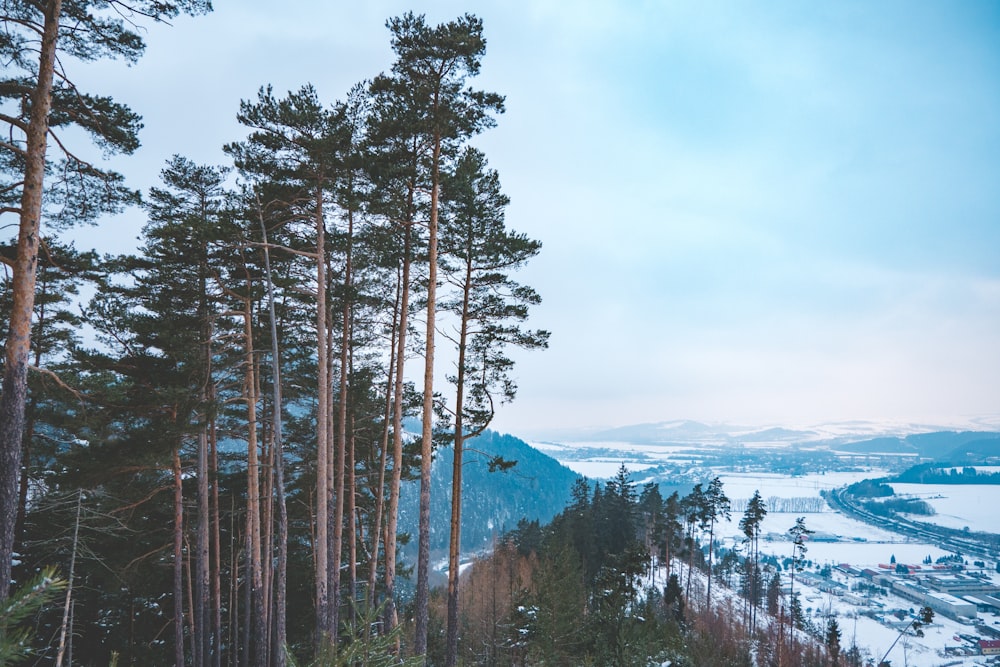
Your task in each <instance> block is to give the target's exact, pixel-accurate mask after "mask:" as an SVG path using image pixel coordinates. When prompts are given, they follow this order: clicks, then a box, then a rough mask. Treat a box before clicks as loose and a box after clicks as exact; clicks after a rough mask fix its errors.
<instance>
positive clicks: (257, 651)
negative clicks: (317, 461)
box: [243, 277, 268, 667]
mask: <svg viewBox="0 0 1000 667" xmlns="http://www.w3.org/2000/svg"><path fill="white" fill-rule="evenodd" d="M249 288H250V279H249V277H248V278H247V289H248V294H247V297H246V299H245V301H244V303H243V335H244V338H245V340H244V346H245V350H244V354H245V359H244V364H245V365H246V369H245V375H244V384H245V387H244V393H245V396H244V398H245V400H246V404H247V547H248V553H247V564H248V566H249V570H250V572H249V573H250V581H249V585H250V587H251V599H252V600H253V607H252V609H248V610H247V612H248V619H250V620H249V621H248V623H247V625H248V626H251V627H253V640H254V641H253V656H254V657H253V664H254V665H257V666H258V667H264V666H265V665H266V664H267V656H268V651H267V648H266V646H265V644H266V640H267V612H266V609H265V608H264V576H263V565H262V561H263V554H262V553H261V551H262V549H261V526H260V464H259V462H258V441H257V372H256V355H255V354H254V345H253V312H252V309H251V306H252V304H251V301H250V295H249Z"/></svg>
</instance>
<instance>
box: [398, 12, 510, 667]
mask: <svg viewBox="0 0 1000 667" xmlns="http://www.w3.org/2000/svg"><path fill="white" fill-rule="evenodd" d="M388 27H389V30H390V31H391V32H392V48H393V51H395V53H396V61H395V62H394V63H393V67H392V71H393V75H394V77H395V78H396V79H397V81H399V82H401V83H402V86H398V85H397V86H396V89H397V90H405V93H406V96H405V98H403V99H400V101H401V102H403V103H405V104H406V106H408V107H409V108H410V109H413V110H414V112H415V113H412V114H408V117H409V118H412V119H414V120H416V121H417V125H416V126H415V127H412V128H410V129H409V131H408V132H407V134H408V135H409V136H411V137H413V138H414V140H415V142H416V143H417V145H418V146H420V151H419V168H420V173H421V174H422V178H421V186H422V187H424V188H425V190H426V191H427V192H429V198H430V201H429V218H428V221H427V238H428V255H427V267H428V273H427V316H426V334H425V339H424V376H423V409H422V425H421V464H420V465H421V472H420V519H419V524H420V525H419V536H418V555H417V590H416V600H415V605H416V625H415V630H414V632H415V637H414V652H415V653H416V654H418V655H421V654H423V653H425V652H426V649H427V622H428V615H427V614H428V612H427V605H428V594H429V588H428V578H429V574H430V572H429V567H430V469H431V468H430V467H431V452H432V436H433V419H434V350H435V313H436V308H437V298H436V290H437V263H438V252H437V243H438V213H439V203H440V186H441V177H442V166H443V163H444V161H445V160H446V159H448V158H449V157H453V156H454V155H455V150H456V149H457V147H458V146H460V145H461V144H462V142H463V141H464V140H466V139H467V138H468V137H470V136H472V135H474V134H477V133H478V132H480V131H482V130H483V129H484V128H486V127H489V126H491V125H492V124H493V123H494V122H495V121H494V119H493V114H494V113H499V112H501V111H502V110H503V98H501V97H500V96H499V95H496V94H493V93H484V92H481V91H475V90H472V89H466V88H464V86H465V82H466V80H467V79H469V78H471V77H473V76H476V75H477V74H478V73H479V67H480V60H481V58H482V56H483V54H484V52H485V48H486V41H485V40H484V39H483V36H482V29H483V26H482V21H481V20H480V19H478V18H476V17H474V16H472V15H468V14H466V15H465V16H462V17H460V18H458V19H457V20H455V21H451V22H448V23H445V24H441V25H438V26H436V27H431V26H428V25H427V23H426V22H425V20H424V17H423V16H417V15H414V14H413V13H407V14H404V15H403V16H401V17H396V18H393V19H390V20H389V22H388Z"/></svg>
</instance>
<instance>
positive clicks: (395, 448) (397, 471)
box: [385, 190, 413, 630]
mask: <svg viewBox="0 0 1000 667" xmlns="http://www.w3.org/2000/svg"><path fill="white" fill-rule="evenodd" d="M412 197H413V191H412V190H411V191H410V198H411V200H412ZM412 233H413V232H412V228H411V226H410V225H409V224H408V225H407V226H406V229H405V230H404V232H403V276H402V281H401V284H402V293H401V296H400V301H399V333H398V338H397V340H396V384H395V387H394V388H393V412H392V484H391V486H390V490H389V510H388V512H387V515H388V516H387V520H388V523H387V524H386V529H385V596H386V600H385V602H386V627H387V629H388V630H392V629H393V628H394V627H396V625H397V624H398V622H399V619H398V618H397V613H396V598H395V594H396V590H395V584H396V542H397V531H398V528H397V527H398V522H399V489H400V487H401V486H402V475H403V373H404V371H405V366H406V330H407V327H408V326H409V311H410V254H411V247H410V246H411V236H412Z"/></svg>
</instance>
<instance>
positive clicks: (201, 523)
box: [193, 426, 211, 667]
mask: <svg viewBox="0 0 1000 667" xmlns="http://www.w3.org/2000/svg"><path fill="white" fill-rule="evenodd" d="M208 541H209V494H208V432H207V426H203V427H202V428H201V430H200V431H199V432H198V534H197V537H196V540H195V554H196V555H195V589H194V616H195V626H196V630H197V631H196V633H195V636H194V637H193V640H194V651H195V652H194V664H195V665H196V667H208V664H209V661H210V656H211V648H210V647H211V637H210V634H211V631H210V629H209V628H210V627H211V626H210V624H209V622H208V610H209V607H210V601H209V595H210V589H211V582H210V578H209V566H208V563H209V548H208Z"/></svg>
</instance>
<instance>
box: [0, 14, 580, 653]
mask: <svg viewBox="0 0 1000 667" xmlns="http://www.w3.org/2000/svg"><path fill="white" fill-rule="evenodd" d="M210 9H211V6H210V3H208V2H207V1H202V0H178V1H176V2H146V0H136V1H135V2H131V1H124V2H113V3H104V2H89V1H86V2H73V3H69V2H59V1H58V0H56V1H52V2H44V3H34V2H12V3H5V4H4V8H3V10H2V14H0V22H2V24H3V31H2V35H3V37H2V39H0V53H2V55H3V58H4V63H5V65H4V67H5V69H4V73H3V78H2V80H0V103H2V104H3V107H2V115H0V122H2V123H3V124H4V136H5V137H6V139H5V140H3V142H0V173H2V174H3V178H4V180H3V182H2V184H0V197H2V201H0V204H2V209H0V213H2V214H3V220H4V223H5V224H4V226H3V229H4V230H6V232H7V233H9V234H13V235H14V236H12V237H9V238H6V239H5V240H4V242H3V246H2V248H0V255H2V259H3V264H4V269H5V270H4V271H3V273H2V274H0V281H2V282H0V287H2V289H0V315H2V318H3V320H4V322H5V323H6V325H7V326H4V327H3V333H2V334H0V335H3V336H4V339H3V343H4V347H5V356H4V360H3V387H2V394H0V454H2V467H0V528H2V531H0V538H2V539H0V564H2V567H0V580H3V581H7V580H8V579H10V578H11V576H12V578H13V580H14V582H15V584H17V585H21V584H26V583H31V582H33V581H34V576H35V575H36V574H37V573H38V572H40V571H42V570H43V568H46V567H48V566H56V567H57V571H58V577H59V579H53V578H52V577H51V576H48V577H46V579H45V580H44V581H42V582H39V583H38V585H37V586H35V587H29V589H27V591H26V592H24V593H23V595H22V594H21V593H19V594H17V595H15V596H14V597H12V598H9V599H11V600H13V602H14V604H15V607H12V609H15V610H16V609H21V607H17V606H16V605H18V604H20V603H22V602H24V603H25V604H28V605H29V606H31V605H34V606H37V605H36V603H37V602H38V601H39V600H40V599H42V598H45V597H46V591H47V592H48V593H49V594H51V593H52V592H53V591H55V590H65V595H64V597H60V599H59V601H58V603H57V604H56V603H55V601H54V600H50V603H51V604H50V605H49V606H48V607H47V610H46V611H43V612H41V614H40V615H39V616H37V617H34V616H32V617H25V615H24V614H22V613H21V612H17V613H14V612H11V614H10V615H9V614H8V613H7V612H3V616H2V617H0V651H8V650H9V651H10V652H11V653H10V654H8V653H6V652H4V653H0V656H2V658H0V662H2V661H6V660H7V659H8V658H9V659H10V660H13V659H14V654H15V653H21V654H24V653H26V652H30V650H37V651H39V655H41V656H43V659H44V660H49V661H54V662H55V663H56V664H69V663H75V664H80V665H107V664H110V663H112V662H114V661H115V660H117V661H119V664H130V665H165V664H171V663H172V664H176V665H185V664H191V665H196V666H199V667H201V666H207V665H222V664H233V665H272V664H273V665H284V664H286V663H287V662H288V660H289V655H288V652H289V651H290V652H291V653H292V654H294V655H297V656H299V657H300V658H310V657H313V656H328V655H330V654H337V653H341V654H344V655H350V650H351V648H350V647H351V646H353V645H355V644H356V642H357V641H362V640H363V641H365V642H367V643H366V644H365V645H366V646H367V647H368V648H369V649H370V650H375V649H372V647H373V646H376V645H378V646H381V648H380V649H378V650H379V651H381V654H382V655H383V657H386V658H387V656H388V655H389V654H394V655H396V656H397V658H396V659H401V658H402V657H404V656H406V655H414V656H422V655H424V654H425V653H426V642H427V630H428V623H429V584H430V576H431V572H430V560H429V559H430V555H431V552H432V550H433V549H436V548H440V547H442V546H447V547H449V548H448V552H449V559H450V560H451V561H452V563H453V566H452V567H450V568H449V572H450V573H452V578H451V580H450V581H449V590H450V591H451V594H450V599H451V605H450V606H451V609H450V610H449V618H450V619H451V620H450V621H449V626H450V627H451V629H452V637H454V628H455V626H456V623H457V620H456V619H457V612H458V609H457V600H458V596H457V594H458V579H457V574H458V567H457V563H458V559H459V556H460V549H459V545H460V544H461V543H462V537H461V534H460V530H459V527H460V526H461V525H462V524H463V521H462V516H461V508H462V497H461V492H460V490H461V489H463V488H471V489H473V492H474V493H477V494H480V496H481V494H484V493H489V492H490V491H489V489H493V490H494V492H495V494H496V498H495V500H498V501H500V502H494V503H492V505H491V506H490V507H489V508H486V509H485V510H484V511H487V512H489V513H490V519H489V520H487V521H486V522H485V524H486V526H487V527H488V526H489V524H490V523H491V521H492V523H493V528H492V529H493V530H497V531H499V530H500V529H501V528H502V527H503V526H504V525H507V524H513V523H515V522H516V520H517V518H518V516H517V513H518V512H519V511H522V510H523V511H534V512H538V514H535V515H532V516H543V517H545V516H551V514H552V513H553V512H555V511H557V508H558V506H560V505H561V504H562V502H564V500H565V497H566V496H565V494H566V488H567V487H566V481H565V478H556V479H553V480H549V479H547V478H546V479H543V478H541V477H536V478H535V479H534V480H533V482H532V483H531V484H526V485H522V486H524V488H525V489H526V490H525V491H523V492H516V493H515V492H511V493H510V496H511V497H510V498H509V499H507V498H503V495H504V492H503V491H500V490H499V487H495V486H491V487H488V488H487V487H485V486H484V485H483V480H484V479H485V478H484V477H482V476H481V475H480V470H481V468H482V466H481V465H480V464H479V463H478V462H477V461H476V460H475V456H476V455H475V454H474V450H475V449H476V447H478V446H480V445H482V446H483V447H485V448H487V449H489V448H490V447H494V446H495V448H496V451H497V452H501V451H503V454H504V457H509V455H510V452H509V451H504V449H505V445H509V444H510V443H509V442H508V443H505V441H504V440H503V438H501V437H500V436H494V435H489V436H486V437H485V438H484V439H482V440H480V441H478V444H477V441H474V438H476V436H480V435H481V434H483V433H484V431H485V429H486V428H487V427H488V425H489V424H490V422H491V421H492V419H493V416H494V414H495V411H496V409H497V407H498V406H500V405H501V404H503V403H506V402H509V401H511V400H513V399H514V397H515V394H516V391H517V385H516V382H515V369H514V364H513V362H512V361H511V358H510V356H509V354H510V350H511V349H513V348H522V349H527V350H532V349H541V348H544V347H545V346H546V341H547V337H548V333H547V332H545V331H541V330H536V329H531V328H529V327H528V325H527V318H528V316H529V312H530V310H531V308H532V306H534V305H536V304H538V303H539V301H540V297H539V295H538V294H537V293H536V292H535V290H533V289H532V288H531V287H530V286H528V285H524V284H521V283H520V282H518V281H517V280H516V278H515V273H516V271H517V270H518V269H519V268H521V267H522V266H524V264H525V263H527V262H528V261H530V260H531V259H532V258H533V257H534V256H535V255H537V253H538V252H539V251H540V247H541V245H540V243H539V242H537V241H535V240H533V239H530V238H528V237H527V236H525V235H524V234H520V233H518V232H516V231H513V230H511V229H510V228H509V227H508V226H507V224H506V221H505V210H506V207H507V204H508V200H507V197H506V195H505V194H504V193H503V190H502V188H501V185H500V177H499V174H497V173H496V171H494V170H492V169H491V168H490V166H489V163H488V161H487V157H486V155H484V154H483V153H482V152H481V151H479V150H477V149H476V148H474V147H473V146H472V144H471V143H470V142H471V140H472V139H473V138H474V137H475V136H476V135H478V134H480V133H481V132H482V131H484V130H486V129H488V128H490V127H492V126H493V125H494V124H495V123H496V122H497V118H498V116H499V115H500V114H502V113H503V110H504V99H503V96H502V95H500V94H498V93H494V92H491V91H486V90H481V89H478V88H476V87H475V86H474V85H473V81H474V79H475V77H476V76H477V75H478V73H479V70H480V66H481V61H482V59H483V57H484V55H485V44H486V42H485V39H484V36H483V25H482V22H481V21H480V20H479V19H478V18H477V17H475V16H472V15H468V14H467V15H463V16H459V17H457V18H456V19H454V20H452V21H448V22H445V23H441V24H439V25H431V24H428V23H427V22H426V21H425V19H424V17H423V16H419V15H416V14H412V13H407V14H403V15H401V16H397V17H393V18H390V19H389V20H388V21H387V23H386V27H387V28H388V30H387V32H386V40H387V42H388V44H389V46H390V47H391V50H392V53H393V54H394V61H393V63H392V66H391V68H390V69H389V70H387V71H385V72H382V73H379V72H377V71H373V72H372V73H371V78H370V79H368V80H365V81H360V82H358V83H357V85H355V86H354V87H352V88H351V89H349V90H340V91H320V90H317V89H316V88H315V87H314V86H313V85H311V84H309V83H308V82H305V81H303V82H302V83H301V86H300V87H298V88H297V89H295V90H292V91H290V92H279V91H275V90H274V89H273V88H272V86H270V85H269V84H268V82H267V81H262V82H261V84H260V88H259V90H257V91H247V93H248V96H247V97H246V98H245V99H244V100H243V101H242V103H241V104H240V105H239V108H238V109H206V110H205V113H222V114H236V115H237V117H238V119H239V122H240V123H241V124H242V127H243V134H242V136H232V137H220V143H223V142H226V141H228V143H225V145H224V152H225V154H226V155H227V160H228V161H227V163H226V164H217V165H211V164H196V163H195V162H193V161H192V160H190V159H188V158H186V157H184V156H182V155H175V156H174V157H173V158H172V159H170V160H169V161H168V162H167V163H166V164H165V165H163V170H162V172H161V175H160V183H159V184H158V185H157V186H155V187H153V188H151V189H150V190H149V191H148V192H143V193H138V192H134V191H131V190H129V189H128V186H127V185H126V184H125V182H124V179H123V177H122V176H121V175H119V174H117V173H115V172H113V171H110V170H105V169H102V168H101V164H102V162H101V158H102V151H103V152H104V153H105V154H113V153H116V152H118V153H125V154H127V153H130V152H132V151H133V150H135V148H136V147H137V146H138V138H137V133H138V130H139V128H140V127H141V123H140V121H139V116H138V114H136V113H135V112H133V111H132V110H131V109H129V108H127V107H125V106H124V105H121V104H118V103H116V102H115V101H114V100H112V99H111V98H108V97H104V96H101V95H97V94H89V93H86V92H84V91H81V90H79V89H78V88H77V87H76V85H75V83H74V78H73V77H74V76H75V73H76V72H77V71H79V69H80V68H81V67H82V66H83V64H85V63H86V62H87V61H92V60H98V59H102V58H104V59H116V58H121V59H125V60H128V61H134V60H135V59H137V58H139V56H140V55H141V53H142V50H143V47H144V43H143V34H144V33H145V30H146V28H147V26H146V25H145V22H147V21H148V22H150V23H153V22H165V21H167V20H169V19H171V18H173V17H174V16H177V15H178V14H179V13H181V12H186V13H190V14H198V13H203V12H207V11H210ZM8 66H9V68H8ZM338 96H339V97H338ZM81 130H82V131H81ZM88 135H89V138H90V139H93V143H91V142H89V141H88ZM135 205H139V206H141V210H142V211H143V214H144V215H145V226H144V228H143V231H142V236H141V238H140V240H139V241H140V246H139V248H138V250H137V252H135V253H133V254H128V255H122V256H102V255H100V254H98V253H93V252H80V251H78V250H77V249H76V248H75V247H74V246H73V245H72V244H70V243H68V242H66V241H65V240H63V239H61V238H60V232H62V231H64V230H65V229H66V228H67V227H71V226H73V225H77V224H80V223H87V222H92V221H94V220H96V219H98V218H99V217H100V216H102V215H105V216H106V215H114V214H117V213H120V212H121V210H122V209H123V208H124V207H127V206H135ZM82 295H87V296H86V297H84V296H82ZM404 419H414V420H415V421H416V423H417V424H419V428H418V431H419V435H418V436H417V437H416V438H414V437H412V435H411V434H410V433H408V432H406V430H405V428H404V426H403V422H404ZM220 443H224V445H225V446H224V447H220ZM435 449H437V450H439V452H440V453H439V455H438V457H439V465H438V468H437V476H438V479H439V481H447V483H448V484H451V485H454V489H455V491H454V492H453V493H450V494H447V493H444V492H442V489H441V488H440V487H438V488H437V489H434V488H432V486H433V482H434V480H433V479H432V472H433V471H432V459H433V458H434V450H435ZM466 449H468V450H469V453H470V457H469V458H468V459H464V458H463V455H464V454H465V452H466ZM507 449H509V447H508V448H507ZM445 451H447V452H448V454H447V456H444V455H443V452H445ZM526 455H527V453H526V452H524V451H521V452H519V453H518V454H517V456H519V457H522V458H523V457H524V456H526ZM449 463H450V464H451V465H450V466H449V465H448V464H449ZM508 463H509V461H506V460H504V459H502V458H496V459H495V460H494V461H493V464H494V467H499V468H505V467H508ZM527 463H529V464H531V465H533V464H534V462H530V461H529V462H527ZM466 470H468V471H469V475H470V480H469V484H468V485H463V483H462V479H461V478H462V473H463V472H464V471H466ZM494 474H495V475H497V476H506V477H507V478H510V479H513V478H517V479H518V480H520V481H526V480H527V479H528V478H530V476H531V475H547V474H548V471H545V470H539V471H537V472H536V471H526V468H525V467H523V466H521V467H519V466H515V467H514V468H513V469H511V470H509V471H507V472H497V473H494ZM518 476H522V477H518ZM404 482H406V483H407V484H408V485H411V486H413V487H415V488H416V496H417V497H416V501H415V505H413V506H411V505H409V504H403V488H404ZM560 485H561V486H560ZM507 488H508V489H509V488H512V487H507ZM529 496H530V497H531V500H532V502H531V503H529V502H528V498H529ZM475 500H476V501H477V509H483V506H484V505H483V503H480V502H479V501H481V500H482V497H477V498H475ZM507 500H511V501H512V504H507V503H506V501H507ZM546 504H549V507H548V509H544V510H542V509H541V507H542V506H544V505H546ZM553 504H554V505H553ZM432 514H433V516H434V522H432V520H431V517H432ZM442 517H443V518H444V521H443V522H441V519H442ZM469 518H470V519H473V520H476V519H479V518H480V515H477V514H476V513H470V516H469ZM404 520H405V521H406V522H407V523H405V525H404V524H403V523H401V521H404ZM435 527H436V530H435V529H434V528H435ZM410 530H412V531H413V533H412V535H410V534H409V531H410ZM407 539H409V540H411V544H413V545H416V547H417V548H416V549H415V555H414V556H413V558H404V557H403V549H402V548H401V546H402V544H401V541H403V540H407ZM465 541H466V543H475V544H477V545H481V544H483V543H484V541H485V535H484V533H483V532H482V531H478V532H477V531H472V530H470V531H469V534H468V535H467V536H466V540H465ZM407 553H409V552H407ZM12 566H13V571H11V567H12ZM45 572H48V570H45ZM399 576H406V577H412V578H413V586H412V590H413V598H412V599H410V598H408V597H407V598H403V597H402V596H401V595H400V594H399V589H400V587H399V586H398V585H397V577H399ZM60 587H64V588H60ZM9 595H10V591H8V588H7V586H6V585H4V586H0V601H4V600H5V599H8V596H9ZM403 604H405V607H406V609H405V611H406V613H405V614H404V613H402V611H401V610H400V608H399V605H403ZM34 606H33V607H32V608H34ZM5 608H6V607H5ZM376 619H377V621H378V623H377V626H375V627H377V628H378V634H377V637H376V638H374V639H373V638H372V636H371V634H370V629H371V627H372V626H371V625H370V624H369V622H374V621H375V620H376ZM411 619H412V622H411ZM15 622H18V623H21V624H23V627H21V628H20V629H18V627H15ZM8 626H9V627H8ZM21 630H27V631H28V632H29V635H28V636H31V637H34V638H35V641H34V642H33V643H34V644H35V645H34V646H31V644H32V642H23V641H21V640H22V639H23V636H22V635H21V634H19V632H20V631H21ZM403 636H405V642H404V643H403V644H402V645H400V643H399V642H400V640H401V637H403ZM380 642H381V644H380ZM452 643H454V639H453V641H452ZM453 653H454V652H453V651H452V655H450V656H449V657H448V659H447V662H448V663H453V662H454V655H453ZM21 657H25V656H24V655H22V656H21ZM387 659H388V658H387ZM361 662H370V660H362V661H361Z"/></svg>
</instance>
